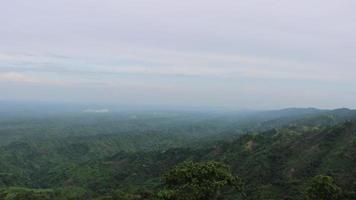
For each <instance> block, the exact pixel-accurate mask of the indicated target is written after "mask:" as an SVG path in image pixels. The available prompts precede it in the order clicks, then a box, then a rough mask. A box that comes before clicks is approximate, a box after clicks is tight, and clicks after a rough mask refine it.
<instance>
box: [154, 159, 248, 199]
mask: <svg viewBox="0 0 356 200" xmlns="http://www.w3.org/2000/svg"><path fill="white" fill-rule="evenodd" d="M163 181H164V185H165V189H164V190H162V191H161V192H160V193H159V194H158V197H159V198H160V199H163V200H217V199H223V194H222V190H223V189H224V188H227V187H232V188H233V189H235V190H237V191H238V192H240V193H241V194H242V195H243V196H245V195H244V193H243V183H242V180H241V179H240V178H239V177H237V176H234V175H232V173H231V171H230V170H229V168H228V167H227V166H225V165H223V164H221V163H218V162H212V161H211V162H206V163H194V162H184V163H183V164H181V165H178V166H177V167H175V168H174V169H172V170H171V171H170V172H168V173H167V174H166V175H165V176H164V177H163Z"/></svg>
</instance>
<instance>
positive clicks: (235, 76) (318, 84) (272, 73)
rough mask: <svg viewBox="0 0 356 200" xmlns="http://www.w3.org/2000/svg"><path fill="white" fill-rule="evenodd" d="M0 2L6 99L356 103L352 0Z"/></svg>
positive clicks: (257, 105) (0, 70)
mask: <svg viewBox="0 0 356 200" xmlns="http://www.w3.org/2000/svg"><path fill="white" fill-rule="evenodd" d="M0 3H1V6H0V100H6V101H12V100H16V101H49V102H51V101H56V102H84V103H99V104H100V103H102V104H117V105H134V106H135V105H140V106H142V105H156V106H160V105H163V106H208V107H227V108H240V109H269V108H284V107H319V108H338V107H350V108H356V56H355V53H356V37H355V35H356V20H355V19H356V12H355V8H356V1H354V0H337V1H335V0H298V1H286V0H248V1H246V0H219V1H217V0H214V1H213V0H179V1H178V0H149V1H148V0H75V1H73V0H51V1H49V0H31V1H23V0H0Z"/></svg>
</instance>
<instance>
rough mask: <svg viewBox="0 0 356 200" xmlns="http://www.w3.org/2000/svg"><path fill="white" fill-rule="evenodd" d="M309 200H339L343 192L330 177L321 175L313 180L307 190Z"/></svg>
mask: <svg viewBox="0 0 356 200" xmlns="http://www.w3.org/2000/svg"><path fill="white" fill-rule="evenodd" d="M307 196H308V199H309V200H339V199H341V198H342V191H341V188H340V187H339V186H337V185H336V183H335V182H334V179H333V178H332V177H330V176H323V175H319V176H316V177H314V178H313V180H312V182H311V184H310V186H309V187H308V189H307Z"/></svg>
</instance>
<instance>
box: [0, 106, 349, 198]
mask: <svg viewBox="0 0 356 200" xmlns="http://www.w3.org/2000/svg"><path fill="white" fill-rule="evenodd" d="M355 155H356V111H355V110H349V109H337V110H318V109H312V108H308V109H285V110H277V111H244V112H222V111H184V112H183V111H115V112H108V113H87V112H74V111H66V112H58V111H55V112H49V113H40V112H27V111H26V112H19V111H18V112H15V113H9V111H8V110H2V111H1V112H0V200H21V199H26V200H31V199H54V200H56V199H58V200H66V199H73V200H76V199H78V200H81V199H83V200H84V199H96V200H99V199H101V200H104V199H105V200H114V199H126V200H140V199H141V200H142V199H153V200H154V199H165V200H168V199H170V200H203V199H207V200H209V199H211V200H217V199H226V200H229V199H248V200H275V199H276V200H277V199H291V200H294V199H295V200H302V199H320V200H326V199H330V200H331V199H350V200H351V199H356V169H355V166H356V156H355Z"/></svg>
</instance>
